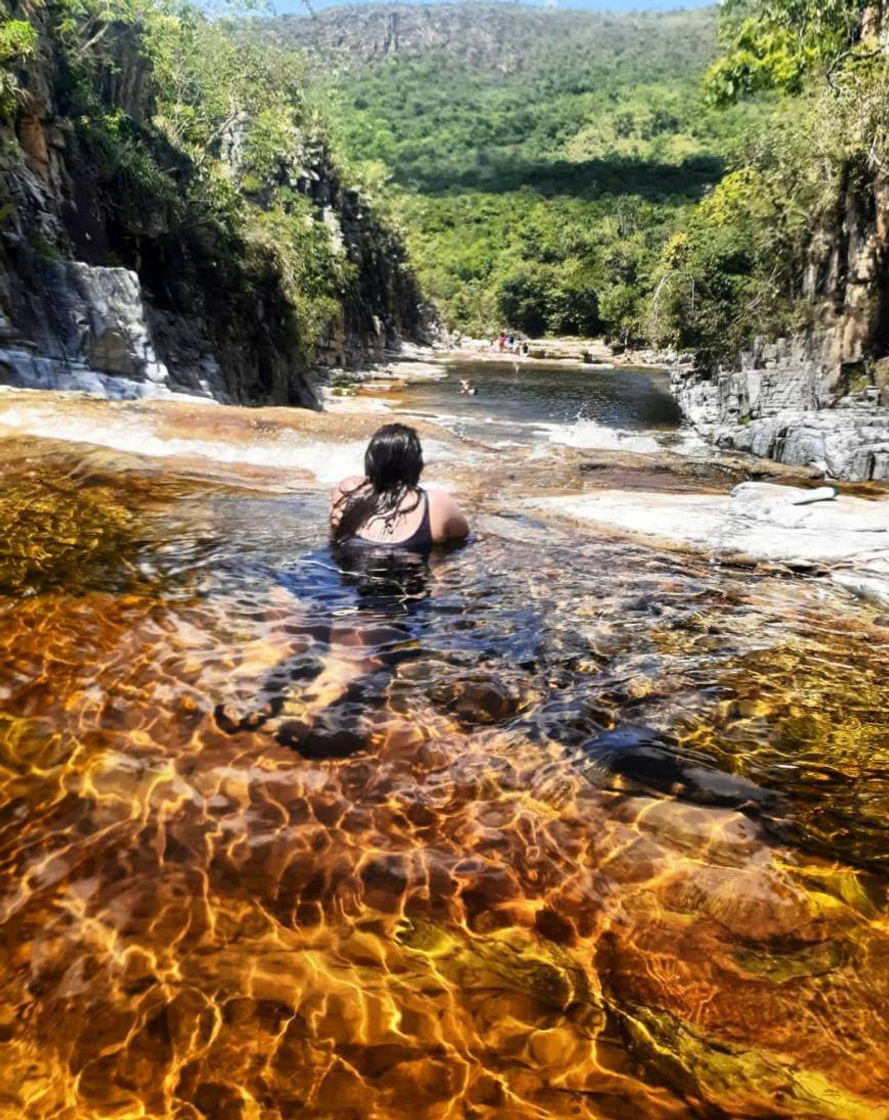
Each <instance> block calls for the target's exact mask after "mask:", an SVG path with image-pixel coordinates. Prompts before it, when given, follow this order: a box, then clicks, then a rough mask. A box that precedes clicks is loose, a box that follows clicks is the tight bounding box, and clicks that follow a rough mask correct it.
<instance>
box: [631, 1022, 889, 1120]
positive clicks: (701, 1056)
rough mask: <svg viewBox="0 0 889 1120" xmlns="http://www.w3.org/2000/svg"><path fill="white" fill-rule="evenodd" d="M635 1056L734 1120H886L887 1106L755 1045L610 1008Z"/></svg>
mask: <svg viewBox="0 0 889 1120" xmlns="http://www.w3.org/2000/svg"><path fill="white" fill-rule="evenodd" d="M614 1010H615V1013H616V1015H617V1017H618V1019H619V1020H620V1022H621V1025H622V1027H623V1029H624V1032H625V1033H626V1035H627V1036H628V1038H629V1041H630V1043H631V1045H632V1048H633V1050H634V1052H635V1053H636V1055H637V1056H638V1057H639V1058H640V1059H641V1060H642V1061H643V1063H644V1064H645V1066H646V1067H647V1068H648V1070H649V1071H650V1072H651V1073H653V1074H654V1075H655V1076H656V1077H657V1078H658V1079H659V1080H662V1081H663V1082H664V1083H665V1084H667V1085H669V1086H670V1087H671V1088H673V1089H675V1090H677V1091H679V1092H680V1093H683V1094H687V1095H688V1096H689V1097H690V1098H692V1099H694V1098H703V1099H704V1100H706V1101H708V1102H710V1103H711V1104H713V1105H715V1106H717V1107H719V1108H721V1109H725V1110H726V1111H727V1112H728V1114H729V1115H731V1116H735V1117H742V1116H747V1117H762V1118H766V1117H768V1118H770V1120H771V1118H775V1117H794V1118H800V1120H802V1118H804V1117H811V1118H812V1120H815V1118H817V1120H889V1105H885V1104H882V1103H880V1102H877V1101H868V1100H865V1099H864V1098H862V1097H860V1096H858V1095H857V1094H855V1093H852V1092H850V1091H849V1090H847V1089H844V1088H843V1086H842V1085H838V1084H836V1083H835V1082H833V1081H832V1080H831V1079H830V1078H829V1077H828V1076H827V1075H826V1074H824V1073H822V1072H820V1071H819V1070H811V1069H808V1070H807V1069H801V1068H799V1067H798V1066H795V1065H793V1064H792V1062H791V1061H790V1060H789V1058H787V1057H786V1056H782V1055H780V1054H777V1053H772V1052H770V1051H767V1050H759V1049H757V1048H756V1047H755V1045H749V1046H747V1045H745V1046H740V1045H731V1044H727V1043H726V1042H725V1041H722V1040H719V1041H717V1040H712V1039H708V1038H706V1037H703V1036H702V1035H701V1034H699V1033H698V1032H697V1031H695V1030H693V1029H692V1028H691V1027H690V1026H688V1025H687V1024H684V1023H682V1022H681V1021H680V1020H679V1019H677V1018H675V1017H674V1016H672V1015H670V1014H669V1013H668V1012H666V1011H661V1010H656V1009H654V1008H649V1007H641V1006H633V1007H623V1008H615V1009H614Z"/></svg>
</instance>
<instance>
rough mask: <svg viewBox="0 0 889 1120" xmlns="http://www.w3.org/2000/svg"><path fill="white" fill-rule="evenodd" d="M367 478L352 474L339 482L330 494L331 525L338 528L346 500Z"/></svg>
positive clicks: (332, 527)
mask: <svg viewBox="0 0 889 1120" xmlns="http://www.w3.org/2000/svg"><path fill="white" fill-rule="evenodd" d="M366 481H367V480H366V479H364V478H362V477H361V476H360V475H357V474H351V475H349V477H348V478H344V479H343V480H342V482H339V483H337V486H336V487H335V489H334V491H333V493H332V494H331V496H330V527H331V529H336V527H337V526H338V525H339V523H340V520H341V518H342V516H343V510H344V509H345V508H346V502H347V501H348V500H349V496H350V495H351V494H353V493H354V492H355V491H356V490H358V489H359V488H360V487H361V486H363V485H364V483H365V482H366Z"/></svg>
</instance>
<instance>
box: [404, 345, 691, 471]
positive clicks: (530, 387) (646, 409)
mask: <svg viewBox="0 0 889 1120" xmlns="http://www.w3.org/2000/svg"><path fill="white" fill-rule="evenodd" d="M445 368H446V371H447V376H446V377H444V378H442V379H441V380H437V381H426V382H419V383H414V384H412V385H409V386H408V388H407V389H406V390H405V391H404V392H403V393H402V394H400V398H399V403H400V407H402V408H404V409H405V410H407V411H416V412H418V413H420V414H427V415H430V416H436V417H439V418H444V420H445V422H446V423H447V425H448V426H449V427H451V428H452V429H453V430H454V431H456V432H458V433H459V434H461V435H467V436H470V437H475V438H481V439H487V440H489V441H490V440H501V441H510V442H519V443H533V442H537V441H540V440H541V438H542V439H544V440H553V441H554V442H559V443H566V444H568V445H569V446H576V447H584V446H590V447H603V446H605V447H608V446H612V445H613V446H618V447H619V446H624V447H626V449H627V450H636V449H641V450H654V449H655V448H656V447H657V446H658V443H659V442H660V441H661V440H662V441H664V442H668V443H669V442H671V440H675V438H676V437H677V434H678V432H679V429H680V428H681V425H682V415H681V413H680V411H679V408H678V406H677V405H676V402H675V400H674V399H673V397H672V396H671V394H670V378H669V374H668V373H658V372H650V371H645V370H632V369H621V370H618V369H600V368H597V367H596V366H567V365H565V364H564V363H549V364H546V363H542V362H526V361H521V360H517V359H513V358H504V359H502V360H496V361H483V362H481V361H479V362H472V361H464V360H460V361H454V362H450V363H448V364H447V365H446V367H445ZM464 378H465V379H469V380H471V381H473V382H474V383H475V385H476V387H477V389H478V393H477V395H476V396H468V395H463V394H461V393H460V381H461V379H464ZM643 432H644V433H657V435H658V436H660V440H655V439H654V438H652V437H651V436H649V438H648V440H647V441H644V442H640V439H639V436H640V433H643Z"/></svg>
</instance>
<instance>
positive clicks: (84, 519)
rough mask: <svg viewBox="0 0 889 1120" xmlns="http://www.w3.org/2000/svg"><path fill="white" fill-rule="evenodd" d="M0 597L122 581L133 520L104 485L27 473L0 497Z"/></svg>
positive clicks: (127, 571) (11, 480)
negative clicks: (0, 526)
mask: <svg viewBox="0 0 889 1120" xmlns="http://www.w3.org/2000/svg"><path fill="white" fill-rule="evenodd" d="M0 522H2V524H3V525H4V526H5V531H4V534H3V538H2V540H0V593H2V594H4V595H29V594H37V593H39V592H42V591H48V590H51V589H53V588H64V589H65V590H67V591H69V592H73V593H79V592H83V591H86V590H89V589H91V588H96V587H107V586H109V583H111V584H113V585H114V586H116V587H120V586H121V585H124V584H127V583H128V582H129V581H130V578H131V574H132V569H131V567H130V564H129V562H128V561H129V558H130V557H132V555H133V552H134V550H135V546H136V533H137V519H136V517H135V516H134V514H133V512H132V511H131V510H130V509H129V508H128V507H127V505H126V504H125V503H124V501H123V498H122V496H121V495H120V494H119V493H116V492H115V489H114V488H113V487H111V486H110V485H107V484H103V483H101V482H99V483H97V484H95V485H93V484H90V482H89V481H88V480H86V481H85V480H79V479H75V478H71V477H64V476H61V475H60V476H58V477H49V476H47V475H45V474H44V472H43V469H38V468H30V469H28V470H26V471H24V472H22V474H20V475H19V476H18V477H11V478H10V477H7V478H6V479H5V480H4V485H3V490H2V493H0Z"/></svg>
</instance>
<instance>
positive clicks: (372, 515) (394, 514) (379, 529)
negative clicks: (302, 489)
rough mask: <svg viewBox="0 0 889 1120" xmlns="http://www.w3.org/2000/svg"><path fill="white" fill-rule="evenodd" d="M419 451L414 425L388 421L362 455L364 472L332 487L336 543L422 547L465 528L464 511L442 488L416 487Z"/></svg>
mask: <svg viewBox="0 0 889 1120" xmlns="http://www.w3.org/2000/svg"><path fill="white" fill-rule="evenodd" d="M422 471H423V450H422V448H421V447H420V440H419V437H418V436H417V433H416V432H415V431H414V429H413V428H409V427H407V426H406V425H405V424H386V425H384V426H383V427H382V428H380V429H379V430H378V431H377V432H375V433H374V435H373V437H372V438H371V441H370V443H369V444H368V445H367V451H366V452H365V454H364V477H363V478H360V477H358V476H352V477H350V478H344V479H343V481H342V482H341V483H340V484H339V486H337V488H336V490H335V491H334V492H333V498H332V499H331V503H330V527H331V530H332V532H333V538H334V541H335V542H336V543H337V544H347V543H354V544H361V545H375V546H377V547H380V546H382V547H384V548H401V549H409V550H413V551H423V550H424V549H428V548H430V547H431V546H432V545H433V544H444V543H445V542H446V541H451V540H462V539H463V538H464V537H466V536H467V534H468V533H469V524H468V522H467V520H466V518H465V516H464V515H463V511H462V510H461V509H460V507H459V506H458V505H457V503H456V502H455V501H454V499H453V498H452V497H451V496H450V495H449V494H446V493H445V492H444V491H443V490H425V489H423V488H422V487H421V486H420V475H421V473H422Z"/></svg>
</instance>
